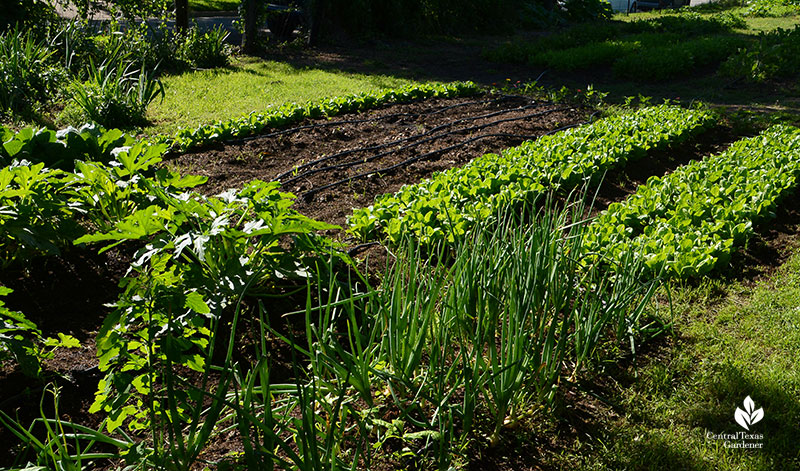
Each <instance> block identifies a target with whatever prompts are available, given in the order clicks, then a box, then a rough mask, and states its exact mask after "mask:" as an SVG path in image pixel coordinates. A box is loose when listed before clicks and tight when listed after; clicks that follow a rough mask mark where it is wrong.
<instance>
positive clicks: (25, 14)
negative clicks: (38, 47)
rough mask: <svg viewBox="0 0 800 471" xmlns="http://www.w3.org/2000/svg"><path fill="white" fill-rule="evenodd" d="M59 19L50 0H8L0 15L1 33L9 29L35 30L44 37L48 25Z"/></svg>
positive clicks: (4, 3) (39, 35) (35, 32)
mask: <svg viewBox="0 0 800 471" xmlns="http://www.w3.org/2000/svg"><path fill="white" fill-rule="evenodd" d="M57 20H58V15H56V11H55V8H54V7H53V5H52V4H51V3H50V2H43V1H38V0H6V1H5V2H3V13H2V15H0V33H4V32H7V31H13V30H15V29H16V30H17V31H33V32H34V34H36V35H37V36H38V37H44V33H45V31H46V29H47V27H48V26H49V25H50V24H52V23H55V22H56V21H57Z"/></svg>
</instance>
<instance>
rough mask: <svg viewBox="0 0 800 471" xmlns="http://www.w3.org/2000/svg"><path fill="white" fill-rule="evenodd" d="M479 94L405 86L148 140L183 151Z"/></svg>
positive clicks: (450, 87)
mask: <svg viewBox="0 0 800 471" xmlns="http://www.w3.org/2000/svg"><path fill="white" fill-rule="evenodd" d="M479 90H480V89H479V88H478V86H477V85H476V84H474V83H472V82H453V83H446V84H422V85H407V86H405V87H401V88H397V89H391V90H382V91H377V92H362V93H356V94H352V95H346V96H341V97H334V98H324V99H322V100H318V101H310V102H308V103H306V104H298V103H286V104H284V105H281V106H279V107H275V108H270V109H268V110H267V111H266V112H263V113H256V112H252V113H250V114H249V115H247V116H242V117H240V118H234V119H228V120H222V121H217V122H215V123H210V124H203V125H201V126H199V127H197V128H195V129H181V130H179V131H178V132H176V133H175V134H174V135H171V136H169V135H161V136H156V137H155V138H153V139H152V140H153V141H154V142H157V143H166V144H169V145H170V146H172V147H173V148H175V149H179V150H181V151H186V150H188V149H191V148H194V147H197V146H200V145H204V144H209V143H212V142H219V141H223V140H227V139H234V138H242V137H247V136H251V135H255V134H258V133H260V132H261V131H263V130H264V129H271V128H278V127H280V126H285V125H289V124H295V123H299V122H300V121H302V120H304V119H306V118H323V117H331V116H336V115H340V114H343V113H353V112H359V111H365V110H369V109H373V108H378V107H380V106H385V105H390V104H395V103H409V102H412V101H417V100H423V99H427V98H434V97H439V98H454V97H461V96H470V95H475V94H477V93H478V92H479Z"/></svg>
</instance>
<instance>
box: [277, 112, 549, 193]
mask: <svg viewBox="0 0 800 471" xmlns="http://www.w3.org/2000/svg"><path fill="white" fill-rule="evenodd" d="M535 106H539V105H536V104H530V105H525V106H520V107H517V108H510V109H506V110H500V111H492V112H490V113H484V114H482V115H478V116H470V117H468V118H461V119H457V120H454V121H450V122H447V123H444V124H440V125H438V126H435V127H433V128H431V129H429V130H427V131H425V132H424V133H421V134H415V135H413V136H408V137H404V138H401V139H396V140H394V141H390V142H385V143H383V144H377V145H374V146H368V147H358V148H355V149H347V150H343V151H341V152H337V153H335V154H331V155H327V156H325V157H320V158H319V159H316V160H312V161H311V162H306V163H304V164H302V165H298V166H297V167H294V168H293V169H292V170H289V171H286V172H283V173H281V174H280V175H278V176H276V177H275V178H273V179H272V181H279V180H280V179H282V178H285V177H288V176H292V178H291V179H289V180H287V181H286V182H283V183H284V184H286V183H290V182H292V181H294V180H296V179H297V178H300V177H301V176H302V175H311V174H314V173H318V172H319V171H322V170H328V169H329V168H328V167H325V168H323V169H319V170H314V171H311V172H310V173H306V172H304V173H302V174H297V172H298V171H300V170H304V169H307V168H309V167H313V166H315V165H318V164H321V163H323V162H327V161H329V160H333V159H337V158H339V157H344V156H347V155H350V154H354V153H357V152H367V151H373V150H380V149H385V148H386V147H392V146H394V145H398V144H402V143H404V142H408V141H411V140H414V139H419V138H421V137H425V136H430V135H431V134H434V133H436V132H438V131H441V130H442V129H447V128H450V127H453V126H455V125H456V124H459V123H463V122H466V121H475V120H478V119H485V118H492V117H494V116H498V115H501V114H507V113H512V112H514V111H524V110H526V109H530V108H532V107H535ZM444 135H447V134H444ZM422 142H427V140H423V141H419V142H417V144H420V143H422ZM417 144H415V145H417ZM406 148H407V147H403V148H400V149H396V150H395V151H393V152H397V151H400V150H404V149H406ZM384 155H385V154H384Z"/></svg>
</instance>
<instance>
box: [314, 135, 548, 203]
mask: <svg viewBox="0 0 800 471" xmlns="http://www.w3.org/2000/svg"><path fill="white" fill-rule="evenodd" d="M489 137H508V138H516V139H522V140H526V139H535V138H537V137H540V136H523V135H518V134H506V133H496V134H482V135H480V136H476V137H473V138H470V139H467V140H466V141H463V142H459V143H458V144H453V145H451V146H448V147H443V148H441V149H436V150H434V151H431V152H427V153H425V154H420V155H418V156H416V157H412V158H410V159H407V160H404V161H402V162H400V163H397V164H394V165H391V166H389V167H385V168H381V169H377V170H370V171H368V172H363V173H359V174H357V175H353V176H352V177H347V178H343V179H341V180H339V181H336V182H333V183H330V184H328V185H325V186H321V187H319V188H312V189H311V190H308V191H306V192H305V193H303V194H302V195H301V197H302V198H303V199H305V200H308V197H309V196H311V195H313V194H314V193H319V192H320V191H323V190H327V189H328V188H333V187H334V186H338V185H343V184H345V183H349V182H351V181H353V180H357V179H359V178H364V177H368V176H370V175H375V174H381V173H391V172H393V171H394V170H396V169H398V168H400V167H404V166H406V165H408V164H412V163H414V162H416V161H418V160H423V159H426V158H428V157H431V156H433V155H436V154H440V153H442V152H449V151H451V150H453V149H457V148H459V147H461V146H464V145H467V144H470V143H472V142H475V141H479V140H481V139H486V138H489Z"/></svg>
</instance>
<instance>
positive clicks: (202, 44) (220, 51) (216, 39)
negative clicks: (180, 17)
mask: <svg viewBox="0 0 800 471" xmlns="http://www.w3.org/2000/svg"><path fill="white" fill-rule="evenodd" d="M227 37H228V32H227V30H225V29H224V28H223V27H222V26H218V27H216V28H213V29H212V30H210V31H207V32H205V33H201V32H200V30H199V29H197V27H196V26H195V27H192V28H189V30H188V31H187V32H186V34H185V36H183V37H178V38H176V40H177V41H178V48H177V54H178V57H179V58H180V60H182V61H184V62H186V63H188V64H190V65H191V66H192V67H200V68H212V67H222V66H225V65H228V55H229V53H228V51H227V49H226V47H225V39H226V38H227Z"/></svg>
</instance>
